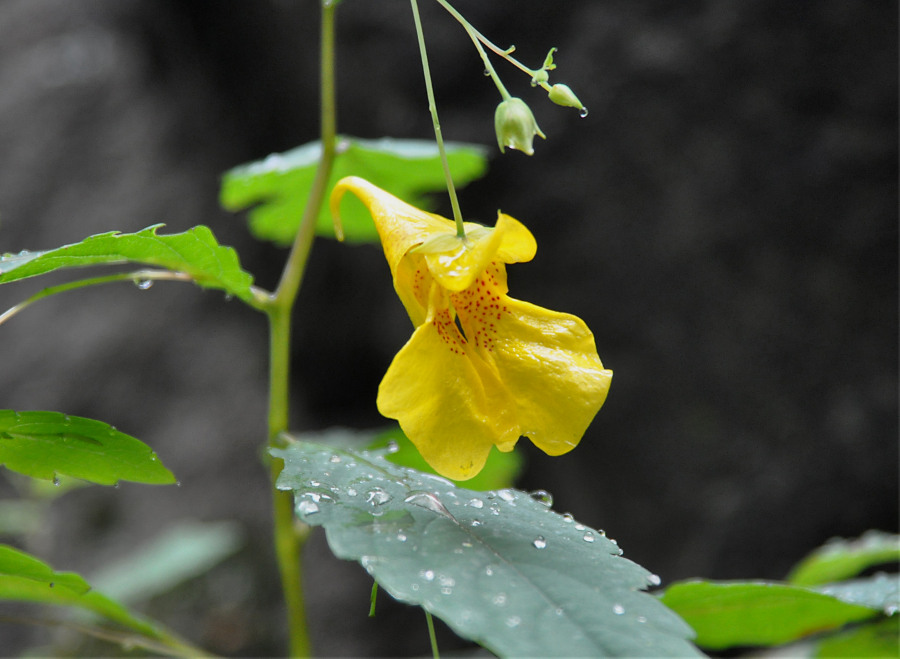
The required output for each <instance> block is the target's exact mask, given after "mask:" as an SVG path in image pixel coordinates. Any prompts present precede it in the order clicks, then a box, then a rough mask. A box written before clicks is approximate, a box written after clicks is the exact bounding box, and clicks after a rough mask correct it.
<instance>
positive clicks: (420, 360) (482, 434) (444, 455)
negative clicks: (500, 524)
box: [378, 287, 519, 480]
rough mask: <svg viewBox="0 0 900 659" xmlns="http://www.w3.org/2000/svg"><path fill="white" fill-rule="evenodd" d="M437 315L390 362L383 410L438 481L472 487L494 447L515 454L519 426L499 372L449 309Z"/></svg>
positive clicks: (382, 392)
mask: <svg viewBox="0 0 900 659" xmlns="http://www.w3.org/2000/svg"><path fill="white" fill-rule="evenodd" d="M435 288H437V287H435ZM432 309H433V312H432V315H431V317H430V318H429V319H428V321H427V322H425V323H424V324H422V325H421V326H419V327H418V328H417V329H416V331H415V332H414V333H413V335H412V338H410V340H409V342H408V343H407V344H406V345H405V346H404V347H403V349H402V350H400V352H399V353H397V355H396V357H394V360H393V362H391V365H390V367H389V368H388V372H387V373H386V374H385V376H384V379H383V380H382V382H381V385H380V386H379V388H378V410H379V411H380V412H381V413H382V414H383V415H384V416H387V417H390V418H393V419H397V420H398V421H399V422H400V427H401V428H403V431H404V432H405V433H406V435H407V436H408V437H409V438H410V440H411V441H412V442H413V444H415V446H416V448H417V449H418V450H419V452H420V453H421V454H422V457H423V458H425V460H426V462H428V464H430V465H431V466H432V467H433V468H434V469H435V470H436V471H437V472H438V473H439V474H441V475H442V476H446V477H447V478H452V479H454V480H465V479H468V478H472V477H473V476H475V475H476V474H477V473H478V472H479V471H481V469H482V467H484V463H485V461H486V460H487V457H488V454H489V453H490V450H491V446H493V445H494V444H497V445H498V446H499V448H501V449H502V450H507V451H508V450H511V449H512V447H513V446H514V445H515V442H516V440H517V439H518V437H519V433H518V424H516V423H515V419H514V404H513V403H512V401H511V400H510V399H509V396H508V394H507V392H506V390H505V389H504V388H503V386H502V385H501V384H500V381H499V380H498V378H497V375H496V372H495V371H494V370H493V368H492V367H491V366H490V365H488V364H486V363H485V362H484V361H482V360H481V359H480V358H479V357H477V355H472V354H470V353H469V351H468V350H469V349H468V345H467V344H466V342H465V340H464V339H463V337H462V335H460V334H459V331H458V330H457V328H456V325H455V324H454V322H453V320H452V318H451V316H450V312H449V309H447V308H442V309H437V310H434V307H432ZM473 357H474V358H473Z"/></svg>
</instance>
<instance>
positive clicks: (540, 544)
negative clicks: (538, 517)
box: [531, 535, 547, 549]
mask: <svg viewBox="0 0 900 659" xmlns="http://www.w3.org/2000/svg"><path fill="white" fill-rule="evenodd" d="M531 544H533V545H534V546H535V547H537V548H538V549H543V548H544V547H546V546H547V539H546V538H544V536H542V535H539V536H538V537H536V538H535V539H534V540H533V541H532V542H531Z"/></svg>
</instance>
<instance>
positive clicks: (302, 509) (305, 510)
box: [297, 499, 319, 515]
mask: <svg viewBox="0 0 900 659" xmlns="http://www.w3.org/2000/svg"><path fill="white" fill-rule="evenodd" d="M297 512H299V513H300V514H301V515H315V514H316V513H317V512H319V505H318V504H317V503H316V502H315V501H310V500H309V499H303V501H301V502H300V503H298V504H297Z"/></svg>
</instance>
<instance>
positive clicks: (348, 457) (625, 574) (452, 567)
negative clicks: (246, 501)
mask: <svg viewBox="0 0 900 659" xmlns="http://www.w3.org/2000/svg"><path fill="white" fill-rule="evenodd" d="M272 455H274V456H275V457H277V458H281V459H283V460H284V462H285V465H284V470H283V471H282V473H281V476H280V477H279V478H278V481H277V487H278V488H280V489H283V490H292V491H293V492H294V495H295V504H296V512H297V515H298V516H299V517H300V518H301V519H302V520H303V521H305V522H306V523H308V524H311V525H314V526H324V527H325V531H326V535H327V538H328V542H329V544H330V546H331V549H332V551H333V552H334V553H335V554H336V555H337V556H338V557H340V558H345V559H352V560H357V561H359V562H360V563H361V564H362V565H363V567H365V568H366V570H367V571H368V572H369V573H370V574H371V575H372V576H373V577H374V579H375V580H376V581H377V582H378V584H379V585H380V586H382V587H383V588H384V589H385V590H387V591H388V592H389V593H390V594H391V595H392V596H393V597H394V598H396V599H398V600H401V601H403V602H409V603H412V604H419V605H421V606H423V607H424V608H425V609H426V610H428V611H429V612H431V613H433V614H435V615H437V616H439V617H440V618H442V619H443V620H444V621H445V622H446V623H447V624H448V625H450V627H451V628H453V630H454V631H456V633H457V634H459V635H460V636H463V637H465V638H470V639H473V640H475V641H477V642H479V643H481V644H482V645H484V646H485V647H487V648H488V649H490V650H491V651H493V652H495V653H497V654H499V655H518V656H578V655H581V656H604V655H614V656H623V655H624V656H671V655H679V656H684V655H695V654H696V649H695V648H693V646H691V644H690V643H688V642H687V641H686V640H685V639H686V638H687V637H688V636H690V634H691V631H690V629H688V627H687V626H686V625H685V624H684V623H683V622H682V621H681V620H679V619H678V617H677V616H675V615H673V614H672V612H671V611H669V610H667V609H666V608H665V607H663V606H662V605H661V604H660V603H659V602H658V601H657V599H656V598H655V597H653V596H651V595H648V594H647V593H645V592H642V589H644V588H646V587H647V586H648V585H651V584H656V583H658V578H657V577H654V576H653V575H651V574H650V573H649V572H647V571H646V570H645V569H644V568H642V567H640V566H638V565H636V564H635V563H632V562H631V561H629V560H627V559H625V558H622V557H621V555H620V554H621V550H620V549H619V548H618V545H616V544H615V542H613V541H611V540H609V539H608V538H606V537H605V535H604V534H603V533H602V532H600V531H594V530H592V529H588V528H586V527H584V526H583V525H581V524H578V523H576V522H575V521H574V520H573V519H572V518H571V516H562V515H558V514H556V513H554V512H553V511H551V510H550V509H549V508H548V507H547V506H546V505H545V504H543V503H540V502H539V501H537V500H535V499H533V498H532V497H530V496H529V495H528V494H525V493H523V492H517V491H515V490H508V489H507V490H499V491H495V492H487V493H485V492H477V491H474V490H466V489H463V488H459V487H456V486H455V485H454V484H453V483H451V482H450V481H448V480H446V479H444V478H441V477H439V476H432V475H429V474H424V473H420V472H417V471H415V470H412V469H408V468H405V467H400V466H397V465H394V464H391V463H390V462H388V461H387V460H386V459H385V457H384V452H383V451H382V452H361V453H359V454H357V453H353V452H349V451H344V450H340V449H335V448H330V447H327V446H322V445H317V444H312V443H309V442H300V443H297V444H295V445H293V446H291V447H289V448H287V449H284V450H277V449H276V450H273V451H272Z"/></svg>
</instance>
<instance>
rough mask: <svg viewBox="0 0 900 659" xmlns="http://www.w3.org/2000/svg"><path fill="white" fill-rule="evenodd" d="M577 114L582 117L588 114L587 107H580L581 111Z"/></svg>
mask: <svg viewBox="0 0 900 659" xmlns="http://www.w3.org/2000/svg"><path fill="white" fill-rule="evenodd" d="M578 114H580V115H581V118H582V119H584V118H585V117H586V116H588V109H587V108H581V112H579V113H578Z"/></svg>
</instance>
